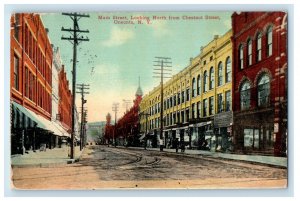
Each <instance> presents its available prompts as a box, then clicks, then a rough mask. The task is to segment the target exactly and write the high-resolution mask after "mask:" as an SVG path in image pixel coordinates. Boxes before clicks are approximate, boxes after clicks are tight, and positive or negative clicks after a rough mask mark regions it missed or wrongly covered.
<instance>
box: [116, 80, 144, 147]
mask: <svg viewBox="0 0 300 201" xmlns="http://www.w3.org/2000/svg"><path fill="white" fill-rule="evenodd" d="M142 96H143V91H142V89H141V86H140V80H139V86H138V88H137V91H136V93H135V99H134V100H133V106H132V107H131V108H130V109H129V110H128V111H126V112H125V113H124V115H123V116H122V117H121V118H120V119H119V120H118V122H117V128H116V138H117V144H119V145H129V146H139V144H140V141H139V138H140V123H139V105H140V103H141V101H142Z"/></svg>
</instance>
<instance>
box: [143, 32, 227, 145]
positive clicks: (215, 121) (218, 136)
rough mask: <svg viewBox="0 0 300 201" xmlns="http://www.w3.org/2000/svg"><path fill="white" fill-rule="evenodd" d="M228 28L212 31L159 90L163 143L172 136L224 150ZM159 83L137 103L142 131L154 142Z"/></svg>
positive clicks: (169, 141)
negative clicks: (215, 33)
mask: <svg viewBox="0 0 300 201" xmlns="http://www.w3.org/2000/svg"><path fill="white" fill-rule="evenodd" d="M231 36H232V32H231V30H230V31H228V32H227V33H225V34H224V35H223V36H221V37H219V36H215V37H214V39H213V40H212V41H211V42H210V43H209V44H207V45H206V46H205V47H201V52H200V54H199V55H198V56H196V57H195V58H191V59H190V63H189V65H188V66H187V67H186V68H184V69H183V70H182V71H181V72H179V73H178V74H176V75H174V76H172V78H171V79H170V80H168V81H167V82H166V83H165V84H164V90H163V93H164V95H163V97H164V102H163V116H164V119H163V124H164V125H163V126H164V129H163V138H164V146H165V147H167V148H175V146H176V144H177V141H179V142H180V143H181V144H184V145H185V146H187V147H189V148H191V149H210V150H213V151H215V150H224V151H225V150H227V149H229V147H230V146H229V141H230V140H229V139H231V132H230V131H231V125H232V109H231V108H232V105H231V102H232V100H231V97H232V91H231V86H232V85H231V84H232V83H231V79H232V72H231V71H232V70H231V62H232V46H231ZM160 110H161V106H160V86H158V87H156V88H154V89H153V90H152V91H151V92H150V93H149V94H147V95H145V96H144V97H143V100H142V102H141V104H140V114H144V115H142V116H141V119H140V123H141V131H142V132H143V133H146V135H148V136H154V137H148V139H151V142H150V146H152V147H156V146H157V140H158V138H157V136H159V132H160V131H159V127H160V122H161V121H160Z"/></svg>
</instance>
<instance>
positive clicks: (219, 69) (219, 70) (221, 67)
mask: <svg viewBox="0 0 300 201" xmlns="http://www.w3.org/2000/svg"><path fill="white" fill-rule="evenodd" d="M222 84H223V64H222V62H220V63H219V65H218V86H221V85H222Z"/></svg>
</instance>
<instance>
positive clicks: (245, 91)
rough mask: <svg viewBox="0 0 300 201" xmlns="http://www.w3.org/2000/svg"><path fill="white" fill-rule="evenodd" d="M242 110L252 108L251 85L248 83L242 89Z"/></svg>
mask: <svg viewBox="0 0 300 201" xmlns="http://www.w3.org/2000/svg"><path fill="white" fill-rule="evenodd" d="M240 95H241V97H240V98H241V110H246V109H249V108H250V83H249V82H248V81H246V82H244V83H243V85H242V87H241V92H240Z"/></svg>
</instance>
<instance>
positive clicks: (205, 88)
mask: <svg viewBox="0 0 300 201" xmlns="http://www.w3.org/2000/svg"><path fill="white" fill-rule="evenodd" d="M203 92H207V71H204V74H203Z"/></svg>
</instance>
